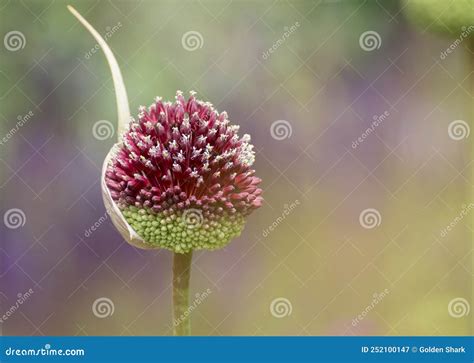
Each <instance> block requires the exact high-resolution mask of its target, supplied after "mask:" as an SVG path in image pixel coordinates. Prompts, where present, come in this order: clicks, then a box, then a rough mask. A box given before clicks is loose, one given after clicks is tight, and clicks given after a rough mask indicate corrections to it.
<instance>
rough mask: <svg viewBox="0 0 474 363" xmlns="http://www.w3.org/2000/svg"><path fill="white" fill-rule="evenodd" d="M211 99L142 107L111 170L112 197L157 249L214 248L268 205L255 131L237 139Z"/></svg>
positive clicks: (108, 176)
mask: <svg viewBox="0 0 474 363" xmlns="http://www.w3.org/2000/svg"><path fill="white" fill-rule="evenodd" d="M238 130H239V126H236V125H231V124H230V122H229V119H228V116H227V113H226V112H222V113H218V112H217V111H216V110H215V109H214V107H213V106H212V104H211V103H209V102H203V101H200V100H197V99H196V98H195V93H194V92H191V93H190V97H189V99H188V100H186V99H185V98H184V97H183V94H182V92H180V91H178V92H177V94H176V101H175V102H173V103H172V102H164V101H162V99H161V98H159V97H158V98H157V99H156V102H155V103H154V104H152V105H151V106H150V107H149V108H145V107H140V110H139V115H138V119H137V120H134V119H132V120H131V121H130V124H129V128H128V130H127V131H126V132H125V133H124V135H123V137H122V143H121V144H120V145H119V147H118V148H117V150H116V154H115V155H114V157H113V158H112V159H111V161H110V163H109V165H108V167H107V171H106V175H105V177H106V184H107V187H108V188H109V191H110V194H111V196H112V198H113V199H114V201H115V203H116V204H117V205H118V207H119V208H120V210H121V211H122V213H123V215H124V217H125V219H126V220H127V222H128V223H129V224H130V226H131V227H132V228H133V229H134V230H135V231H136V232H137V233H138V235H140V237H142V238H143V239H144V241H145V242H146V243H147V244H149V245H150V246H153V247H162V248H167V249H170V250H172V251H174V252H178V253H185V252H188V251H190V250H194V249H210V250H213V249H216V248H220V247H223V246H225V245H226V244H227V243H228V242H229V241H230V240H231V239H232V238H233V237H235V236H237V235H239V234H240V232H241V230H242V228H243V226H244V222H245V221H244V219H245V216H247V215H248V214H249V213H251V212H252V211H253V210H255V209H256V208H258V207H260V206H261V204H262V201H263V200H262V197H261V196H260V195H261V193H262V190H261V189H260V188H258V184H259V183H260V182H261V180H260V179H259V178H257V177H255V176H254V170H252V169H251V166H252V164H253V162H254V160H255V153H254V151H253V145H251V144H250V143H249V142H250V136H249V135H247V134H246V135H243V136H242V137H239V136H238V134H237V133H238Z"/></svg>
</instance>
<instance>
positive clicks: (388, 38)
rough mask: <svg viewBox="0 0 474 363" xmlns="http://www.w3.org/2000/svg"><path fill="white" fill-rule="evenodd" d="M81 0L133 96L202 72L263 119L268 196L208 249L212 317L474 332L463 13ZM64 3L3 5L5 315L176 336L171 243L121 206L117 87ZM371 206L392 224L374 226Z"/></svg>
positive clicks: (228, 101)
mask: <svg viewBox="0 0 474 363" xmlns="http://www.w3.org/2000/svg"><path fill="white" fill-rule="evenodd" d="M425 2H426V1H425ZM70 3H72V4H73V5H75V6H76V8H77V9H78V10H79V11H80V12H81V13H82V14H83V15H84V16H85V17H86V18H87V19H88V20H89V21H90V22H91V23H92V24H93V25H94V26H95V27H96V29H97V30H98V31H99V32H100V33H101V34H103V35H104V36H106V34H107V33H109V35H110V34H111V33H112V34H111V35H110V36H108V37H107V42H108V44H109V45H110V46H111V48H112V49H113V51H114V53H115V55H116V57H117V59H118V61H119V63H120V66H121V68H122V73H123V76H124V79H125V83H126V86H127V90H128V94H129V98H130V105H131V108H132V112H133V113H135V112H136V110H137V108H138V106H139V105H149V104H150V103H151V102H152V101H153V99H154V97H155V96H157V95H160V96H163V97H164V98H169V99H171V100H173V99H174V95H175V91H176V90H177V89H180V90H183V91H184V92H188V91H190V90H195V91H197V92H198V95H199V97H200V98H202V99H204V100H207V101H211V102H212V103H213V104H214V105H215V106H216V107H217V108H218V109H219V110H226V111H227V112H228V113H229V115H230V119H231V120H232V121H233V122H235V123H238V124H240V125H241V132H242V133H250V134H251V135H252V140H253V143H254V144H255V147H256V150H257V161H256V164H255V169H256V170H257V174H258V175H259V176H260V177H261V178H262V179H263V188H264V197H265V204H264V207H262V208H261V209H260V210H258V211H257V212H255V213H254V214H253V215H252V216H251V217H250V218H249V219H248V223H247V226H246V229H245V231H244V232H243V234H242V235H241V237H239V238H237V239H235V240H234V241H233V242H232V243H231V244H230V245H229V246H228V247H226V248H224V249H222V250H219V251H216V252H198V253H196V254H195V258H194V263H193V269H192V281H191V284H192V296H194V294H198V293H202V292H204V291H207V289H210V291H211V293H210V294H209V296H207V297H206V298H205V299H203V301H202V303H200V304H198V306H197V308H196V309H195V310H194V311H193V312H192V323H193V333H194V334H200V335H466V334H469V335H470V334H471V333H472V326H473V325H472V323H473V321H472V312H470V311H469V308H470V305H472V301H473V299H472V297H473V296H472V262H473V245H472V228H473V226H472V218H473V217H474V214H473V210H472V206H471V203H472V202H473V200H472V188H473V182H472V173H471V171H472V137H473V136H472V135H470V136H469V131H470V126H472V120H473V118H472V94H473V92H472V72H473V63H472V59H473V53H472V51H470V50H469V49H468V47H466V45H468V43H469V41H468V40H467V39H463V40H462V41H461V42H459V43H458V44H457V45H456V46H455V47H454V49H453V50H452V51H451V52H450V53H449V54H447V56H445V57H444V58H443V57H442V55H441V53H442V52H443V51H445V50H446V49H447V48H449V47H450V46H452V44H453V40H454V39H455V38H459V37H460V34H461V32H462V31H463V30H462V29H461V27H460V26H457V25H455V26H454V27H451V32H452V33H453V34H454V38H453V35H451V36H447V35H443V34H442V30H443V28H447V27H448V26H447V25H446V26H444V25H443V24H441V23H440V21H441V20H440V19H442V18H439V19H438V20H437V21H426V22H424V23H421V24H413V23H412V22H411V21H410V20H409V19H410V16H407V14H408V15H409V10H410V4H409V2H406V1H405V2H400V1H390V0H389V1H358V0H357V1H352V0H347V1H337V0H327V1H324V0H319V1H309V0H308V1H304V0H300V1H237V0H234V1H232V0H224V1H206V0H200V1H158V0H157V1H150V0H143V1H142V0H133V1H71V2H70ZM426 3H428V4H429V1H427V2H426ZM443 3H444V4H445V6H446V8H443V9H442V12H444V13H445V14H452V11H451V9H450V8H449V6H451V5H452V4H453V3H454V1H450V0H448V1H445V2H443ZM66 4H67V3H65V2H63V1H57V0H51V1H49V0H44V1H27V0H20V1H9V0H6V1H1V2H0V19H1V21H0V35H1V37H2V40H3V43H2V44H0V56H1V59H0V79H1V82H0V87H1V89H0V102H1V108H0V136H2V137H4V136H8V138H7V141H6V142H5V141H3V142H2V144H0V214H1V216H2V217H4V216H5V215H7V213H8V212H10V213H11V211H12V210H14V211H15V210H16V211H17V216H19V218H20V222H19V223H18V222H16V224H15V223H13V224H15V225H14V226H13V227H17V228H12V225H11V224H12V221H11V220H10V221H9V223H7V222H6V221H5V220H4V218H2V221H0V222H1V223H0V313H2V314H4V313H6V312H7V311H10V310H11V307H12V306H14V305H16V304H17V301H18V300H21V301H22V302H23V303H22V304H19V308H18V309H14V310H15V311H14V312H13V313H12V314H9V315H10V316H8V319H6V320H5V319H3V321H2V322H1V323H0V327H1V329H2V333H3V334H7V335H42V334H44V335H102V334H107V335H167V334H170V333H171V328H172V318H171V290H170V283H171V262H172V256H171V253H170V252H168V251H165V250H157V251H151V252H150V251H142V250H138V249H136V248H133V247H131V246H129V245H128V244H126V243H125V242H124V241H123V240H122V239H121V237H120V236H119V234H118V233H117V232H116V231H115V229H114V227H113V226H112V224H111V222H110V220H108V219H107V218H106V217H105V216H106V215H105V210H104V206H103V203H102V200H101V192H100V184H99V173H100V168H101V164H102V161H103V159H104V157H105V155H106V153H107V152H108V150H109V149H110V147H111V146H112V144H113V143H114V140H115V137H116V136H115V135H108V136H110V137H107V135H106V136H105V138H104V137H100V138H97V137H95V136H94V133H93V130H94V125H96V124H97V122H98V121H100V120H105V121H108V122H109V123H111V124H113V125H115V122H116V105H115V98H114V92H113V84H112V81H111V75H110V72H109V69H108V66H107V63H106V61H105V59H104V57H103V54H102V53H101V52H100V51H95V53H94V52H92V49H94V47H95V45H96V43H95V41H94V40H93V39H92V37H91V36H90V35H89V34H88V33H87V32H86V30H85V29H83V27H82V26H81V25H80V24H79V23H78V22H77V21H76V19H74V18H73V17H72V15H71V14H70V13H69V12H68V11H67V9H66ZM418 10H419V9H418ZM418 10H417V11H418ZM421 12H422V13H423V9H422V10H421ZM418 18H419V16H417V15H415V16H414V17H412V19H418ZM295 24H297V25H295ZM462 25H463V26H465V27H468V26H469V25H472V24H462ZM292 26H293V28H294V27H296V30H294V31H291V29H293V28H292ZM440 29H441V32H439V30H440ZM453 29H454V30H453ZM11 31H16V32H20V33H21V34H22V35H23V38H22V37H21V36H20V37H19V40H20V45H19V46H18V45H16V46H15V45H12V44H8V43H7V40H6V39H7V38H6V37H7V34H8V33H9V32H11ZM191 31H192V32H194V33H192V34H194V38H195V39H194V40H196V41H197V46H196V45H195V44H194V45H193V44H191V45H189V44H187V43H186V42H185V40H186V39H185V37H184V36H185V34H186V33H188V32H191ZM368 31H369V32H375V33H376V35H374V33H369V34H372V38H373V40H375V46H374V45H373V44H372V45H370V44H369V45H367V44H366V45H364V43H361V42H360V39H361V37H362V34H363V33H365V32H368ZM285 32H289V33H290V34H289V35H287V36H286V35H284V33H285ZM188 34H189V33H188ZM16 35H18V33H16ZM471 35H472V34H471ZM377 36H378V37H377ZM279 39H280V41H279ZM281 39H283V41H282V40H281ZM186 44H187V45H186ZM275 44H277V46H274V45H275ZM272 47H273V48H275V49H274V50H273V52H272V53H269V52H268V49H269V48H272ZM9 48H10V49H9ZM12 48H13V49H12ZM364 48H365V49H364ZM264 52H267V53H266V55H264ZM470 77H471V78H470ZM384 113H387V114H388V116H387V117H386V118H385V119H384V121H383V122H381V123H380V124H379V125H378V126H377V127H376V128H375V130H374V132H372V133H370V134H368V135H365V136H367V137H365V138H364V140H363V142H362V143H360V144H359V145H356V147H354V146H353V142H354V141H355V140H357V139H358V138H359V137H362V136H361V135H362V134H363V133H364V132H365V131H366V129H367V128H368V127H371V124H372V122H373V121H374V117H377V116H380V115H382V114H384ZM26 115H30V116H29V117H27V120H26V122H23V121H22V122H20V121H19V120H24V119H25V116H26ZM281 120H284V121H286V122H283V123H282V122H281ZM459 120H461V121H463V122H464V123H459V122H458V124H454V125H453V124H452V123H453V122H454V121H459ZM277 121H279V122H278V123H276V124H275V122H277ZM277 126H279V127H278V128H277ZM453 126H458V133H457V134H456V135H457V136H456V135H453ZM459 127H460V128H461V129H459ZM12 129H13V130H15V131H14V132H13V133H12ZM272 130H273V133H272ZM449 130H451V132H449ZM277 131H278V134H276V132H277ZM459 132H461V133H460V134H459ZM100 139H103V140H100ZM292 204H296V207H294V208H292V207H291V205H292ZM470 206H471V207H470ZM17 209H19V210H20V211H21V212H23V215H22V214H21V213H20V214H18V213H19V212H18V210H17ZM288 209H291V212H289V213H287V214H285V212H284V211H285V210H288ZM367 209H372V211H371V213H372V216H374V217H375V222H374V220H372V221H368V222H367V221H366V222H363V223H361V221H360V216H361V213H362V212H363V211H365V210H367ZM374 209H375V211H374ZM463 211H464V212H463ZM364 223H365V224H364ZM367 223H369V224H367ZM372 223H374V224H372ZM94 224H98V227H97V228H95V229H96V230H95V231H92V233H89V232H90V229H91V227H92V226H93V225H94ZM450 224H452V227H451V228H450V231H449V232H448V233H443V232H442V231H443V229H444V228H446V226H448V225H450ZM271 225H274V228H273V230H271V231H270V230H269V226H271ZM367 227H373V228H367ZM30 289H31V291H33V293H29V296H28V294H26V295H25V293H26V292H28V291H29V290H30ZM21 294H23V295H21ZM25 296H26V298H25ZM100 298H107V299H109V300H107V301H108V302H109V307H112V306H111V304H110V302H112V304H113V313H112V310H109V311H108V312H107V311H106V312H105V315H106V317H104V318H100V317H98V316H97V314H94V311H93V305H94V302H95V301H98V299H100ZM23 300H24V301H23ZM374 300H375V301H376V303H374ZM369 306H370V308H368V307H369ZM272 307H273V310H272ZM455 307H456V310H453V309H454V308H455ZM363 312H364V316H363V319H359V321H355V322H354V319H356V317H357V316H358V315H360V314H362V313H363Z"/></svg>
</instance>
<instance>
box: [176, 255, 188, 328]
mask: <svg viewBox="0 0 474 363" xmlns="http://www.w3.org/2000/svg"><path fill="white" fill-rule="evenodd" d="M192 258H193V253H192V252H189V253H184V254H183V253H175V254H174V257H173V326H174V331H173V333H174V335H190V334H191V320H190V316H189V311H188V308H189V279H190V277H191V260H192Z"/></svg>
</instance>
